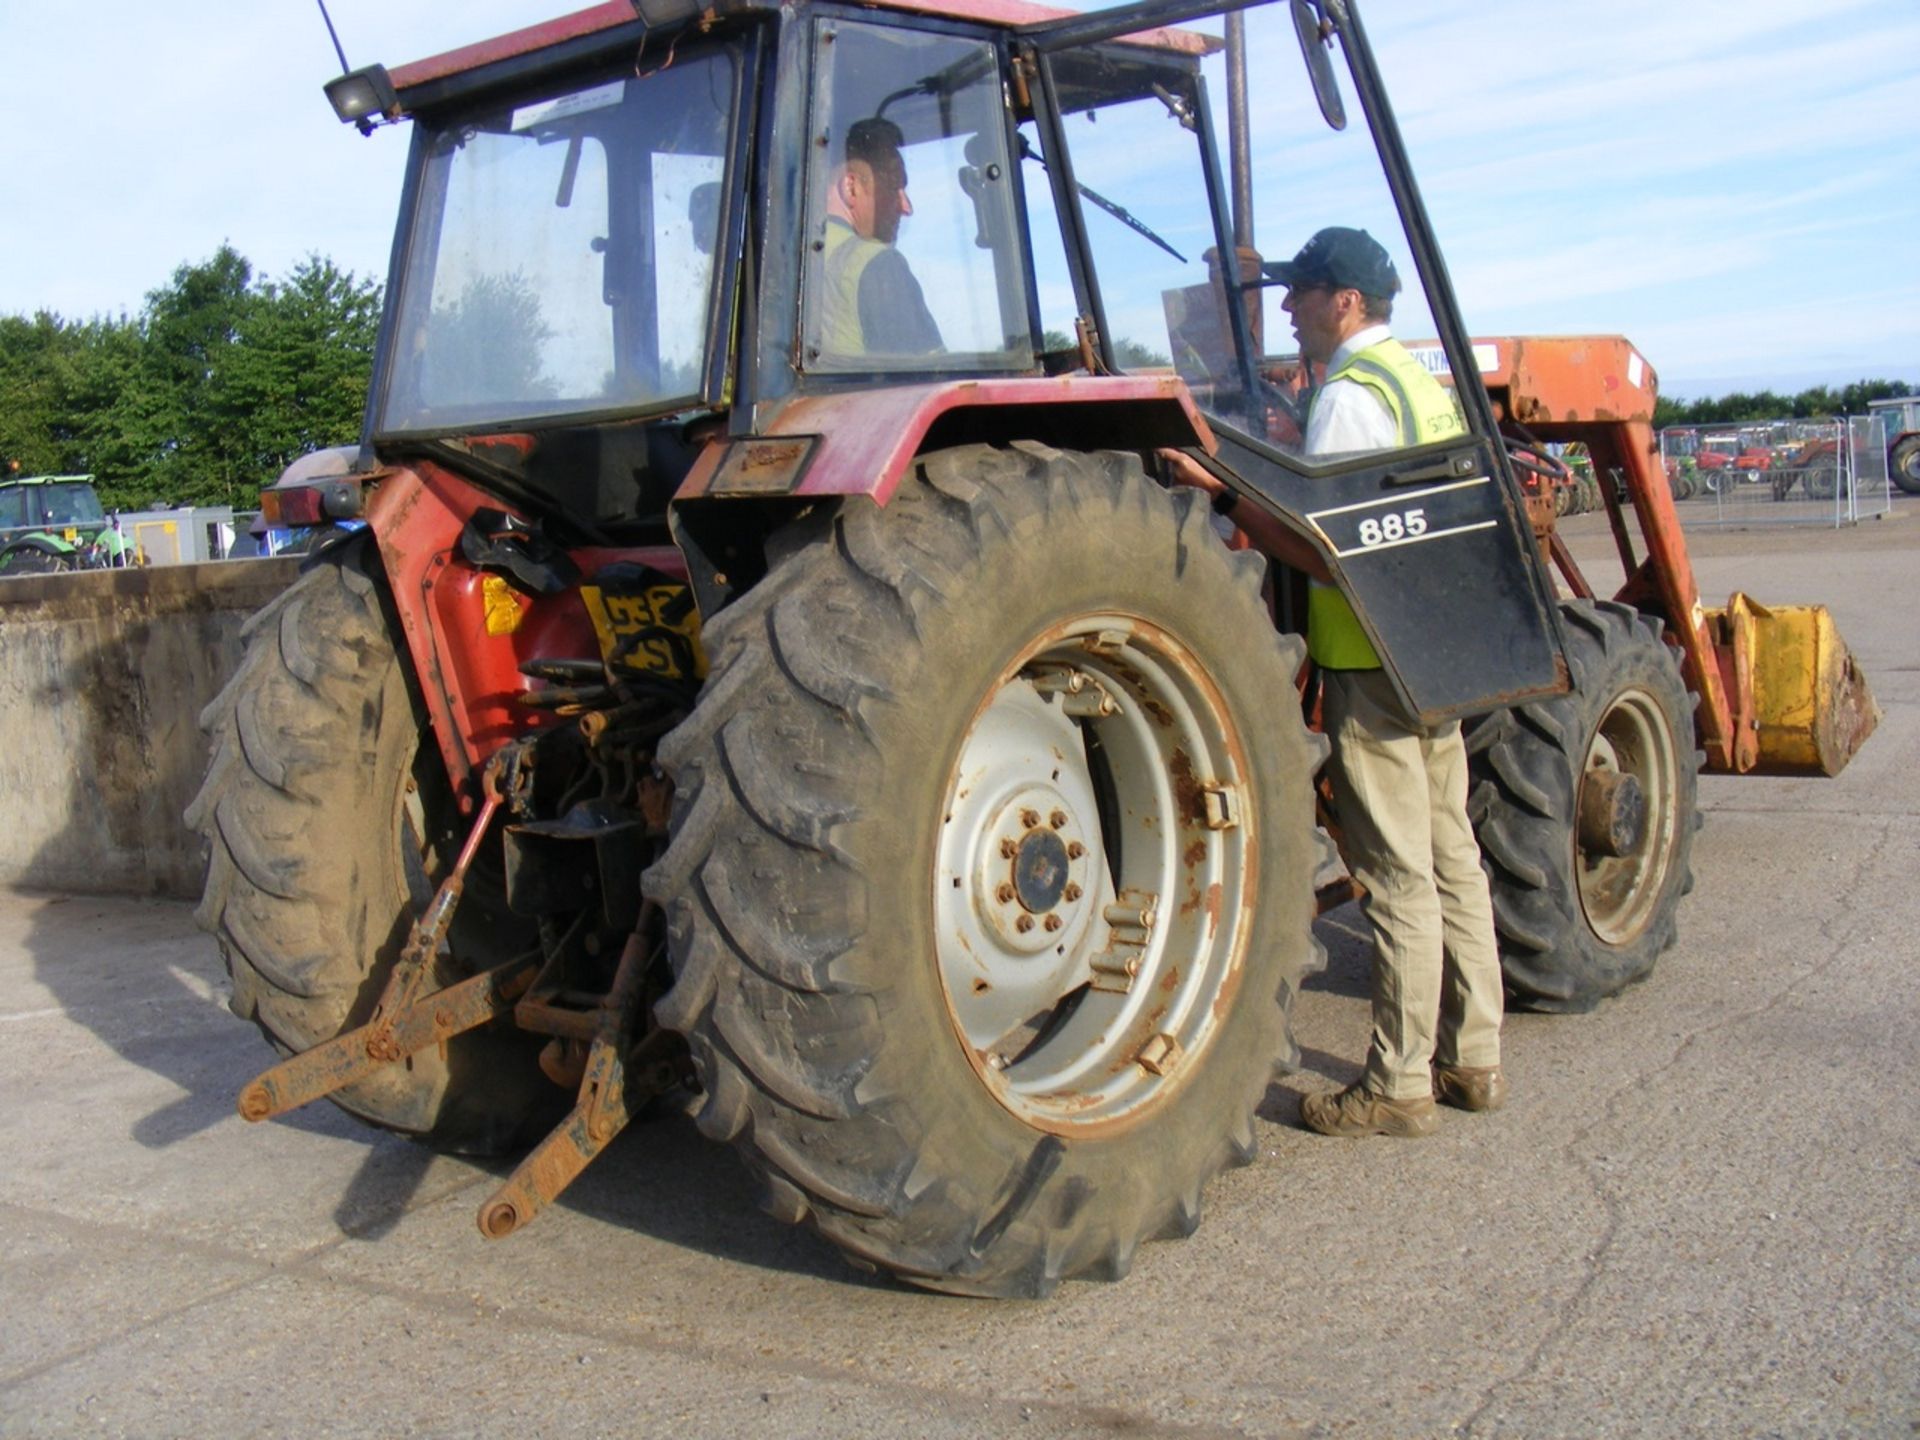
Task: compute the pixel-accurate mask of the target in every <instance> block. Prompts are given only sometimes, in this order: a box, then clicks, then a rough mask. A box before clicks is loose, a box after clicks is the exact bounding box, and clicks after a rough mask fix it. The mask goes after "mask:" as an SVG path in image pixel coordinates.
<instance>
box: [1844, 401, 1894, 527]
mask: <svg viewBox="0 0 1920 1440" xmlns="http://www.w3.org/2000/svg"><path fill="white" fill-rule="evenodd" d="M1847 446H1848V449H1849V450H1850V451H1851V452H1852V455H1853V518H1854V519H1856V520H1865V519H1868V518H1869V517H1872V516H1877V515H1886V514H1889V513H1890V512H1891V511H1892V510H1893V481H1892V477H1891V476H1890V475H1889V474H1888V472H1887V432H1886V429H1885V426H1884V424H1883V422H1882V420H1881V417H1880V416H1878V415H1856V416H1854V417H1853V419H1852V420H1850V421H1848V422H1847Z"/></svg>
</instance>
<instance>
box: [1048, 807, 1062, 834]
mask: <svg viewBox="0 0 1920 1440" xmlns="http://www.w3.org/2000/svg"><path fill="white" fill-rule="evenodd" d="M1047 823H1048V824H1049V825H1051V826H1053V828H1054V829H1056V830H1064V829H1066V828H1067V812H1066V811H1064V810H1056V811H1054V812H1053V814H1051V815H1049V816H1048V817H1047Z"/></svg>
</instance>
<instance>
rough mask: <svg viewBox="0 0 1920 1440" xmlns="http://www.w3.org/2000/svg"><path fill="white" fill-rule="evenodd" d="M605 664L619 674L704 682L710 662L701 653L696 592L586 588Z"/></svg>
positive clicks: (668, 585)
mask: <svg viewBox="0 0 1920 1440" xmlns="http://www.w3.org/2000/svg"><path fill="white" fill-rule="evenodd" d="M580 596H581V598H582V599H583V600H585V601H586V602H587V614H588V615H589V616H591V617H592V619H593V629H594V633H595V634H596V635H598V636H599V637H600V658H601V659H603V660H604V661H606V663H607V664H608V665H609V666H612V667H613V668H615V669H625V670H633V671H637V672H640V673H642V674H647V675H665V676H667V677H668V678H669V679H674V680H704V679H706V677H707V656H706V652H705V651H704V650H702V649H701V648H700V612H699V610H698V609H697V608H695V606H694V603H693V592H692V591H691V590H689V589H688V588H687V587H686V586H685V585H681V584H678V583H677V582H673V581H660V582H654V583H642V584H639V585H637V586H635V587H634V588H632V589H627V588H625V587H622V588H620V589H617V590H616V589H612V588H609V587H604V586H600V585H582V586H581V587H580Z"/></svg>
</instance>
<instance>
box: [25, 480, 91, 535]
mask: <svg viewBox="0 0 1920 1440" xmlns="http://www.w3.org/2000/svg"><path fill="white" fill-rule="evenodd" d="M40 500H41V503H42V504H43V505H44V506H45V507H46V517H47V524H49V525H95V524H98V523H99V522H101V521H102V520H105V519H106V518H107V516H106V512H105V511H104V510H102V509H101V508H100V497H99V496H98V495H96V494H94V493H93V486H91V485H88V484H86V483H85V482H74V483H70V484H65V485H48V486H46V487H45V488H44V489H42V490H41V492H40Z"/></svg>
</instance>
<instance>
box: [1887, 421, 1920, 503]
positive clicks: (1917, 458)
mask: <svg viewBox="0 0 1920 1440" xmlns="http://www.w3.org/2000/svg"><path fill="white" fill-rule="evenodd" d="M1887 473H1888V474H1889V475H1890V476H1892V477H1893V483H1894V484H1896V485H1898V486H1899V487H1900V488H1901V489H1902V490H1904V491H1906V492H1907V494H1909V495H1920V435H1909V436H1907V438H1906V439H1904V440H1902V441H1900V442H1899V444H1897V445H1895V446H1894V447H1893V450H1892V453H1891V454H1889V455H1888V457H1887Z"/></svg>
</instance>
